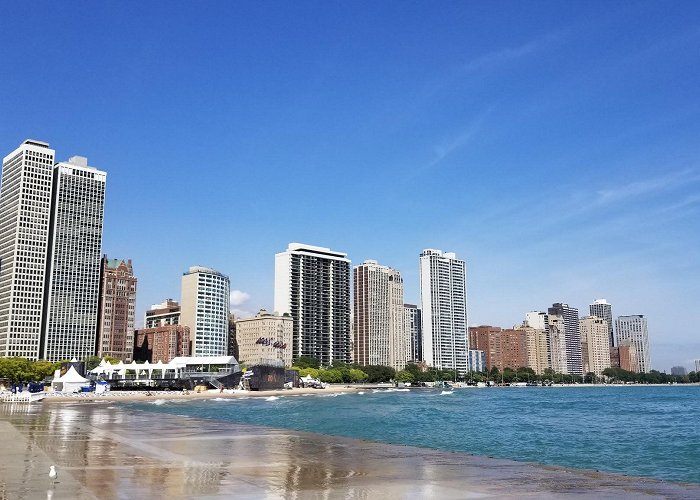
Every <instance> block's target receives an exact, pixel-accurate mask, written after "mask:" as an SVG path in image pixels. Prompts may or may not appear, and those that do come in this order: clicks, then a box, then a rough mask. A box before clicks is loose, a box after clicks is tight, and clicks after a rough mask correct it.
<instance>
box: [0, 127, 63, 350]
mask: <svg viewBox="0 0 700 500" xmlns="http://www.w3.org/2000/svg"><path fill="white" fill-rule="evenodd" d="M54 155H55V152H54V150H53V149H49V145H48V144H47V143H45V142H41V141H34V140H29V139H28V140H26V141H24V142H23V143H22V144H20V146H19V147H18V148H17V149H15V150H14V151H13V152H12V153H10V154H9V155H7V156H6V157H5V158H3V161H2V185H1V187H0V357H7V356H19V357H23V358H28V359H38V358H39V357H40V356H41V354H40V343H41V340H42V333H43V331H42V317H43V308H44V290H45V286H46V267H47V251H48V246H49V223H50V210H51V194H52V185H53V184H52V175H53V165H54Z"/></svg>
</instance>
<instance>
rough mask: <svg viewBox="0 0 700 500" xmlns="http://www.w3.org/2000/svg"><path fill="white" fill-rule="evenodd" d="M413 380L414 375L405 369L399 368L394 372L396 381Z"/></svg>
mask: <svg viewBox="0 0 700 500" xmlns="http://www.w3.org/2000/svg"><path fill="white" fill-rule="evenodd" d="M414 380H415V377H414V376H413V374H412V373H411V372H409V371H407V370H401V371H400V372H396V381H397V382H404V383H406V382H413V381H414Z"/></svg>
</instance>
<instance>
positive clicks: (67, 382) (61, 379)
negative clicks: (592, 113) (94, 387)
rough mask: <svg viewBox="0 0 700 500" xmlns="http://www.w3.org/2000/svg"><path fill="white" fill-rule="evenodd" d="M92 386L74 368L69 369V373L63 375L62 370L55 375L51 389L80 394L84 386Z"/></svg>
mask: <svg viewBox="0 0 700 500" xmlns="http://www.w3.org/2000/svg"><path fill="white" fill-rule="evenodd" d="M88 385H90V380H89V379H87V378H85V377H83V376H81V375H80V374H79V373H78V371H77V370H76V369H75V367H74V366H71V367H70V368H68V371H67V372H66V373H64V374H63V375H61V371H60V370H56V373H54V376H53V381H52V382H51V389H53V390H54V391H56V392H68V393H72V392H80V391H81V390H82V388H83V387H84V386H88Z"/></svg>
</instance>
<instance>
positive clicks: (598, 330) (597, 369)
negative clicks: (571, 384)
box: [579, 316, 610, 376]
mask: <svg viewBox="0 0 700 500" xmlns="http://www.w3.org/2000/svg"><path fill="white" fill-rule="evenodd" d="M579 329H580V332H581V353H582V362H583V371H584V373H588V372H593V373H595V374H596V375H597V376H601V375H603V370H605V369H606V368H610V337H609V336H608V332H609V329H608V322H607V320H605V319H603V318H599V317H597V316H586V317H585V318H581V319H580V320H579Z"/></svg>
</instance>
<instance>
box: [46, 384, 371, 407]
mask: <svg viewBox="0 0 700 500" xmlns="http://www.w3.org/2000/svg"><path fill="white" fill-rule="evenodd" d="M373 387H375V386H373ZM362 390H367V389H366V388H365V387H361V386H352V387H351V386H343V385H335V386H329V387H327V388H325V389H310V388H298V387H297V388H294V389H280V390H274V391H231V390H228V389H227V390H224V391H223V392H221V391H219V390H218V389H212V390H208V391H202V392H196V391H189V393H188V394H183V393H182V392H180V391H150V393H149V394H147V391H113V392H106V393H104V394H95V393H94V392H87V393H80V394H55V393H47V395H46V397H45V398H44V399H43V403H76V402H83V401H110V402H117V401H126V402H133V401H154V400H156V399H168V400H170V399H177V400H199V399H211V398H232V399H235V398H242V397H245V398H251V397H253V398H254V397H270V396H296V395H300V394H330V393H344V392H357V391H362Z"/></svg>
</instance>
